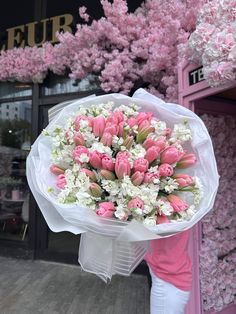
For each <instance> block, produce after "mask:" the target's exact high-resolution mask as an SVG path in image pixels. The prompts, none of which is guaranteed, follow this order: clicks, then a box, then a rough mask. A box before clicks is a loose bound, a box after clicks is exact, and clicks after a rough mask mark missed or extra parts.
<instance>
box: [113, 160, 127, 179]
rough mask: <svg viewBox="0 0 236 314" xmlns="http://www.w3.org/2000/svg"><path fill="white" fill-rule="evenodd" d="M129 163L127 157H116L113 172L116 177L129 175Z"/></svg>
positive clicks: (121, 177) (120, 177)
mask: <svg viewBox="0 0 236 314" xmlns="http://www.w3.org/2000/svg"><path fill="white" fill-rule="evenodd" d="M130 170H131V165H130V162H129V160H128V159H127V158H118V159H117V158H116V163H115V173H116V176H117V178H118V179H123V178H124V176H125V175H126V176H130Z"/></svg>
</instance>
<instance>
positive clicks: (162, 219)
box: [156, 214, 170, 225]
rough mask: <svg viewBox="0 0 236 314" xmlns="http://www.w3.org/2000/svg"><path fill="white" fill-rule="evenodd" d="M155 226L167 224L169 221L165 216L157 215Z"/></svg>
mask: <svg viewBox="0 0 236 314" xmlns="http://www.w3.org/2000/svg"><path fill="white" fill-rule="evenodd" d="M156 221H157V224H158V225H160V224H165V223H169V222H170V221H169V219H168V218H167V217H166V216H165V215H163V214H162V215H157V219H156Z"/></svg>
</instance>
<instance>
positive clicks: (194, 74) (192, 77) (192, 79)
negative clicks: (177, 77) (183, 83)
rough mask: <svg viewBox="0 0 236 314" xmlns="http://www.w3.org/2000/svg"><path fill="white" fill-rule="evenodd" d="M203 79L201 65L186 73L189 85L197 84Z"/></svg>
mask: <svg viewBox="0 0 236 314" xmlns="http://www.w3.org/2000/svg"><path fill="white" fill-rule="evenodd" d="M203 80H204V75H203V71H202V67H199V68H197V69H194V70H192V71H190V72H189V73H188V81H189V86H191V85H194V84H197V83H199V82H201V81H203Z"/></svg>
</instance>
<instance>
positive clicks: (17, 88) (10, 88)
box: [0, 82, 32, 99]
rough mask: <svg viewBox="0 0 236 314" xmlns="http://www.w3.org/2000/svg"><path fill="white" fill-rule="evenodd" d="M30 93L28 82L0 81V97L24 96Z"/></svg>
mask: <svg viewBox="0 0 236 314" xmlns="http://www.w3.org/2000/svg"><path fill="white" fill-rule="evenodd" d="M31 95H32V88H31V85H30V84H23V83H17V82H16V83H8V82H4V83H3V82H1V84H0V99H8V98H16V97H25V96H31Z"/></svg>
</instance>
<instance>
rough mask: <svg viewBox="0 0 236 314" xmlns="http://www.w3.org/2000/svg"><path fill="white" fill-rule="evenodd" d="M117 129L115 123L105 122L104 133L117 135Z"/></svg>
mask: <svg viewBox="0 0 236 314" xmlns="http://www.w3.org/2000/svg"><path fill="white" fill-rule="evenodd" d="M118 131H119V127H118V125H117V124H115V123H112V122H107V123H106V125H105V129H104V133H105V132H106V133H110V134H111V135H117V134H118Z"/></svg>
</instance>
